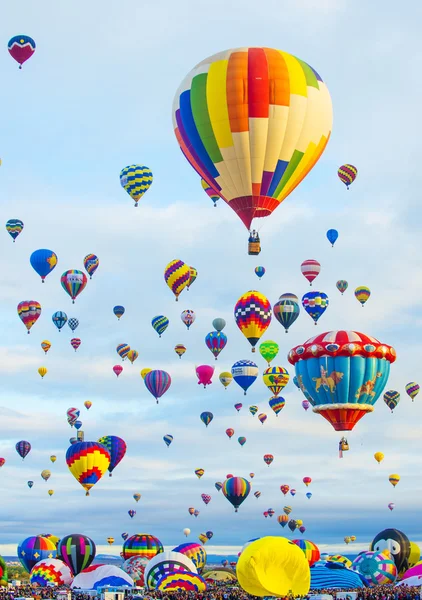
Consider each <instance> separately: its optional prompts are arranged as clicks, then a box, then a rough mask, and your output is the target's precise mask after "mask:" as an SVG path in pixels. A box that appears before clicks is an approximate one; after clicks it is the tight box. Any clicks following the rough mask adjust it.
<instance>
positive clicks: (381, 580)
mask: <svg viewBox="0 0 422 600" xmlns="http://www.w3.org/2000/svg"><path fill="white" fill-rule="evenodd" d="M390 556H391V554H390V552H388V553H386V554H384V553H383V552H361V553H360V554H359V555H358V556H357V557H356V558H355V560H354V561H353V564H352V569H353V571H357V572H358V573H359V574H360V575H361V577H363V578H364V579H365V583H366V584H367V586H370V587H372V586H377V587H378V586H381V585H388V584H390V585H391V584H392V583H394V582H395V580H396V579H397V567H396V565H395V564H394V557H391V558H390Z"/></svg>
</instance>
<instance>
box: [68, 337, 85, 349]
mask: <svg viewBox="0 0 422 600" xmlns="http://www.w3.org/2000/svg"><path fill="white" fill-rule="evenodd" d="M81 343H82V342H81V340H80V338H72V339H71V340H70V345H71V346H72V348H73V349H74V351H75V352H76V350H77V349H78V348H79V346H80V345H81Z"/></svg>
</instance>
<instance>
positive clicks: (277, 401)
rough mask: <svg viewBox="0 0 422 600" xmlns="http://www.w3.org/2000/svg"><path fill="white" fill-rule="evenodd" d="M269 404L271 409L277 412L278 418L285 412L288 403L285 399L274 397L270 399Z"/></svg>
mask: <svg viewBox="0 0 422 600" xmlns="http://www.w3.org/2000/svg"><path fill="white" fill-rule="evenodd" d="M268 404H269V405H270V408H272V410H273V411H274V412H275V415H276V417H278V415H279V413H280V412H281V411H282V410H283V408H284V407H285V405H286V401H285V399H284V398H281V397H278V396H273V397H272V398H270V399H269V401H268Z"/></svg>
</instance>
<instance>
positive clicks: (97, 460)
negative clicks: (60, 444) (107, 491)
mask: <svg viewBox="0 0 422 600" xmlns="http://www.w3.org/2000/svg"><path fill="white" fill-rule="evenodd" d="M66 463H67V466H68V467H69V471H70V472H71V473H72V475H73V477H74V478H75V479H76V480H77V481H79V483H80V484H81V486H82V487H83V488H84V489H85V490H86V495H87V496H89V490H90V489H91V488H92V486H93V485H95V484H96V483H97V481H99V480H100V479H101V477H102V476H103V475H104V473H105V472H106V471H107V469H108V467H109V465H110V452H109V451H108V450H107V448H106V447H105V446H104V445H103V444H100V443H98V442H77V443H76V444H72V445H71V446H69V448H68V449H67V452H66Z"/></svg>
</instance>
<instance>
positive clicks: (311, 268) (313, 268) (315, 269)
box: [300, 258, 321, 285]
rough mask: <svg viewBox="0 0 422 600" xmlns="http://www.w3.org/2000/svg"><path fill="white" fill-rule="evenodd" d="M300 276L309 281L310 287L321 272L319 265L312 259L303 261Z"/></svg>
mask: <svg viewBox="0 0 422 600" xmlns="http://www.w3.org/2000/svg"><path fill="white" fill-rule="evenodd" d="M300 269H301V271H302V275H303V276H304V277H306V279H307V280H308V281H309V285H312V282H313V280H314V279H315V278H316V277H318V275H319V274H320V272H321V265H320V264H319V262H318V261H317V260H315V259H313V258H310V259H308V260H304V261H303V263H302V264H301V265H300Z"/></svg>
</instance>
